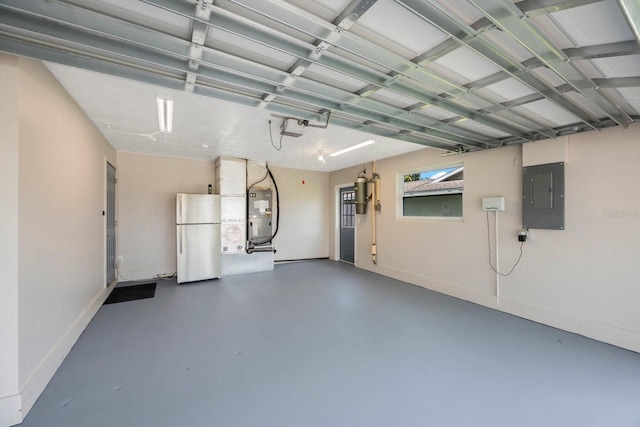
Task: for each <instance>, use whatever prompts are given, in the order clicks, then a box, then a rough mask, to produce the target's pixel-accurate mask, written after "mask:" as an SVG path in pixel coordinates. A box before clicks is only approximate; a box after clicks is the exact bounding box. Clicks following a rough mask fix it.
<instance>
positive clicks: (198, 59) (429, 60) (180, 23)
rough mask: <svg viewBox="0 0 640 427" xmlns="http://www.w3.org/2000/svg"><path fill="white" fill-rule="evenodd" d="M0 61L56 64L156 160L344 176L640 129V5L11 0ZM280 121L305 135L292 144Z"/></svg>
mask: <svg viewBox="0 0 640 427" xmlns="http://www.w3.org/2000/svg"><path fill="white" fill-rule="evenodd" d="M0 50H2V51H5V52H10V53H15V54H18V55H23V56H29V57H34V58H37V59H42V60H44V61H48V62H49V63H51V64H50V65H49V67H50V69H51V70H52V71H53V73H54V74H55V75H56V77H57V78H58V79H59V80H60V81H61V83H62V84H63V85H64V86H65V87H66V88H67V90H68V91H69V93H70V94H71V95H72V96H73V97H74V98H75V99H76V101H77V102H78V104H79V105H80V106H81V107H82V108H83V109H84V111H85V112H86V113H87V114H88V115H89V117H90V118H91V119H92V120H93V121H94V123H96V125H97V126H98V127H99V129H101V131H102V132H103V133H104V134H105V136H106V137H107V139H109V141H110V142H111V143H112V144H113V145H114V147H116V149H119V150H123V151H137V152H149V153H151V154H153V153H157V154H162V155H176V156H183V157H201V158H209V157H211V156H213V155H236V156H240V157H249V158H256V159H262V160H269V161H271V162H272V163H274V164H276V165H282V166H286V165H288V166H294V167H295V166H300V167H304V168H306V169H317V170H335V169H339V168H341V167H347V166H351V165H354V164H357V163H361V162H363V161H368V160H373V159H377V158H382V157H387V156H389V155H393V154H398V153H402V152H408V151H411V150H414V149H416V148H421V147H423V146H429V147H433V148H436V149H440V150H442V151H443V153H456V152H467V151H473V150H480V149H489V148H494V147H501V146H505V145H512V144H521V143H524V142H528V141H537V140H541V139H548V138H555V137H557V136H561V135H566V134H571V133H576V132H583V131H590V130H598V129H602V128H605V127H609V126H623V127H627V126H629V125H630V124H631V123H633V122H635V121H637V120H638V119H639V118H640V3H639V2H638V1H637V0H617V1H616V0H524V1H520V2H516V3H514V2H512V1H510V0H457V1H449V0H352V1H350V0H324V1H311V0H290V1H283V0H198V1H194V0H139V1H132V0H30V1H24V0H0ZM55 64H63V65H65V66H71V67H74V68H68V67H62V66H60V65H55ZM162 91H165V93H168V94H169V95H170V96H172V97H173V98H174V99H176V98H177V99H179V100H180V101H181V103H182V104H183V107H179V105H178V104H179V103H178V102H176V125H175V130H174V132H173V133H172V134H157V132H156V131H157V129H158V128H157V120H156V121H155V122H154V121H153V120H154V119H153V117H154V114H156V113H155V97H156V96H157V95H158V94H160V93H161V92H162ZM149 98H150V99H149ZM114 102H115V103H116V104H115V105H117V110H118V111H117V112H114V111H113V110H114V104H112V103H114ZM179 108H182V109H181V110H180V109H179ZM145 111H146V112H147V113H148V114H147V116H145V117H143V116H144V114H142V113H144V112H145ZM329 114H330V117H328V116H329ZM283 116H284V117H293V118H296V119H299V120H307V121H308V123H310V124H312V126H310V127H307V128H305V134H304V135H303V136H302V137H301V138H300V141H299V143H298V145H297V146H296V144H294V143H291V140H290V138H291V137H288V136H285V137H284V138H283V140H282V141H280V136H281V135H280V129H279V126H280V123H281V122H282V121H283V119H282V117H283ZM327 119H329V126H328V128H327V129H321V128H319V127H314V126H313V124H323V123H325V122H326V120H327ZM269 120H272V131H271V134H272V138H273V139H274V141H273V146H275V147H278V143H279V142H282V143H283V150H282V151H276V150H275V149H274V147H273V146H272V144H270V143H268V142H267V143H265V140H266V141H269V139H270V138H269V133H268V132H269V131H268V121H269ZM303 127H304V126H303ZM198 131H199V132H200V133H199V134H198V133H194V132H198ZM370 137H374V138H376V139H379V140H380V141H382V142H383V143H380V144H373V145H370V146H368V147H366V148H364V149H362V150H358V151H354V152H352V153H350V154H349V155H345V156H344V157H342V156H341V157H335V158H333V159H332V160H333V163H332V162H327V163H322V162H319V161H317V160H316V161H312V160H313V159H311V160H309V157H310V156H311V155H313V157H314V158H315V157H317V155H319V154H324V156H326V155H328V154H331V153H332V152H335V151H337V150H339V149H342V148H345V147H347V146H350V145H353V144H356V143H358V142H362V141H363V140H366V139H368V138H370ZM163 138H164V139H163ZM153 139H156V140H158V141H160V140H162V139H163V140H164V142H165V143H164V144H158V145H157V146H155V147H154V146H150V145H149V144H148V142H149V141H151V140H153ZM258 140H259V141H260V143H257V142H256V141H258ZM296 140H297V139H296ZM202 141H205V142H202ZM304 141H306V142H304ZM152 142H153V141H152ZM233 143H235V144H236V145H235V148H234V145H233ZM189 144H190V145H189ZM196 144H197V145H196ZM203 144H204V145H210V144H212V145H214V146H215V147H214V148H215V150H214V151H204V152H198V151H197V150H202V149H207V148H211V147H201V145H203ZM304 144H306V148H300V145H304ZM194 147H195V148H194ZM285 147H286V148H285ZM233 149H235V150H236V151H242V152H241V153H240V152H239V153H237V154H236V153H235V151H233ZM154 150H155V151H154ZM251 150H257V151H251ZM321 151H322V152H321ZM292 163H293V164H292Z"/></svg>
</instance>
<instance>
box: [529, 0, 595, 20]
mask: <svg viewBox="0 0 640 427" xmlns="http://www.w3.org/2000/svg"><path fill="white" fill-rule="evenodd" d="M601 1H603V0H525V1H521V2H520V3H517V4H516V6H517V7H518V9H520V11H522V13H525V14H526V15H527V16H539V15H547V14H549V13H553V12H559V11H561V10H567V9H571V8H573V7H579V6H585V5H587V4H592V3H599V2H601Z"/></svg>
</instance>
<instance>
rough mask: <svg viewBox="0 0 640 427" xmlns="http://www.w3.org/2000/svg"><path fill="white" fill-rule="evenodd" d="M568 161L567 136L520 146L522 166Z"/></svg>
mask: <svg viewBox="0 0 640 427" xmlns="http://www.w3.org/2000/svg"><path fill="white" fill-rule="evenodd" d="M568 161H569V136H562V137H558V138H555V139H545V140H542V141H536V142H532V143H528V144H524V145H523V146H522V166H534V165H543V164H546V163H558V162H564V163H567V162H568Z"/></svg>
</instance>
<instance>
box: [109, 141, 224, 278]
mask: <svg viewBox="0 0 640 427" xmlns="http://www.w3.org/2000/svg"><path fill="white" fill-rule="evenodd" d="M117 176H118V186H117V189H118V202H117V204H118V256H119V257H121V261H119V262H118V280H119V281H121V282H123V281H128V280H138V279H148V278H152V277H154V276H156V275H158V274H172V273H174V272H175V271H176V204H175V203H176V193H201V194H206V193H207V191H208V185H209V184H211V185H212V186H213V185H214V184H215V166H214V162H213V161H209V160H192V159H180V158H172V157H161V156H150V155H145V154H134V153H124V152H119V153H118V170H117Z"/></svg>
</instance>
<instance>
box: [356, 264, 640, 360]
mask: <svg viewBox="0 0 640 427" xmlns="http://www.w3.org/2000/svg"><path fill="white" fill-rule="evenodd" d="M356 267H358V268H361V269H363V270H367V271H371V272H374V273H378V274H381V275H383V276H387V277H391V278H393V279H397V280H402V281H403V282H407V283H410V284H412V285H416V286H420V287H423V288H426V289H429V290H432V291H435V292H439V293H441V294H445V295H449V296H452V297H455V298H460V299H463V300H465V301H469V302H473V303H475V304H479V305H483V306H485V307H488V308H492V309H498V307H497V301H496V297H495V296H494V295H489V294H486V293H482V292H480V291H477V290H474V289H470V288H466V287H464V286H460V285H456V284H454V283H448V282H444V281H440V280H436V279H432V278H429V277H424V276H418V275H416V274H411V273H407V272H406V271H401V270H397V269H394V268H390V267H385V266H384V265H380V264H378V265H373V264H371V263H370V262H369V261H368V260H367V261H363V260H356ZM499 310H500V311H502V312H504V313H508V314H511V315H514V316H517V317H522V318H523V319H527V320H531V321H534V322H537V323H541V324H543V325H547V326H551V327H553V328H558V329H562V330H564V331H567V332H572V333H574V334H578V335H582V336H584V337H587V338H591V339H594V340H597V341H601V342H603V343H607V344H611V345H614V346H616V347H620V348H624V349H626V350H631V351H634V352H636V353H640V333H637V332H633V331H629V330H626V329H622V328H619V327H616V326H612V325H607V324H604V323H599V322H596V321H593V320H589V319H584V318H581V317H578V316H574V315H572V314H568V313H563V312H559V311H555V310H551V309H549V308H544V307H537V306H534V305H531V304H528V303H525V302H522V301H518V300H513V299H509V298H504V297H502V298H500V309H499Z"/></svg>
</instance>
